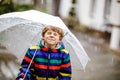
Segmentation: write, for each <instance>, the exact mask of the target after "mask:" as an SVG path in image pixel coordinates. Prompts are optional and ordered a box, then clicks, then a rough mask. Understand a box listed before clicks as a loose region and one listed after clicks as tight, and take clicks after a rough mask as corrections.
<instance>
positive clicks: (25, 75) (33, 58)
mask: <svg viewBox="0 0 120 80" xmlns="http://www.w3.org/2000/svg"><path fill="white" fill-rule="evenodd" d="M36 53H37V49H36V50H35V52H34V55H33V57H32V59H31V61H30V64H29V66H28V68H27V70H26V72H25V75H24V77H23V80H24V79H25V77H26V75H27V72H28V70H29V68H30V66H31V64H32V61H33V59H34V57H35V55H36Z"/></svg>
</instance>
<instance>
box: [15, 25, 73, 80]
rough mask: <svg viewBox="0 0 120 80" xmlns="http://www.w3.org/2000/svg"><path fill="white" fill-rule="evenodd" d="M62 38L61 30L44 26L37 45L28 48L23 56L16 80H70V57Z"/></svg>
mask: <svg viewBox="0 0 120 80" xmlns="http://www.w3.org/2000/svg"><path fill="white" fill-rule="evenodd" d="M63 36H64V33H63V30H62V29H61V28H58V27H54V26H50V25H49V26H46V27H45V28H44V30H43V31H42V40H41V41H40V43H39V45H38V46H32V47H30V48H29V49H28V51H27V53H26V55H25V56H24V59H23V62H22V64H21V68H20V73H19V74H18V77H17V78H16V80H23V79H24V77H25V80H71V73H72V72H71V62H70V55H69V53H68V51H67V50H66V49H65V48H64V45H63V43H62V42H61V41H62V38H63ZM35 53H36V54H35ZM34 54H35V57H34V59H33V61H32V63H31V66H30V68H29V69H28V66H29V64H30V61H31V60H32V57H33V55H34ZM26 71H27V74H26Z"/></svg>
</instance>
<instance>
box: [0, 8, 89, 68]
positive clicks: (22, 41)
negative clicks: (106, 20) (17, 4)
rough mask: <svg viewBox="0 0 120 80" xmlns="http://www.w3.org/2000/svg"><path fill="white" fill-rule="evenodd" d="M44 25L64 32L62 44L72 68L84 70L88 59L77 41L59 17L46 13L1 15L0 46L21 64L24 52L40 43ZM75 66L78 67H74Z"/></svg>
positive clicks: (33, 11)
mask: <svg viewBox="0 0 120 80" xmlns="http://www.w3.org/2000/svg"><path fill="white" fill-rule="evenodd" d="M44 25H53V26H57V27H60V28H62V29H63V30H64V32H65V36H64V38H63V43H64V44H65V47H66V49H67V50H68V51H69V53H70V56H71V61H72V66H73V68H79V69H85V66H86V64H87V62H88V61H89V60H90V59H89V57H88V55H87V54H86V52H85V50H84V48H83V47H82V45H81V43H80V42H79V40H78V39H77V38H76V37H75V36H74V35H73V34H72V32H71V31H70V30H69V29H68V28H67V26H66V25H65V24H64V23H63V21H62V20H61V19H60V18H59V17H56V16H52V15H49V14H46V13H42V12H39V11H35V10H29V11H23V12H13V13H7V14H4V15H1V16H0V44H2V45H4V46H6V47H7V49H8V50H9V51H11V52H12V53H13V54H14V55H16V56H17V57H18V60H19V61H20V62H21V60H22V58H23V56H24V55H25V53H26V50H27V49H28V48H29V47H30V46H31V45H37V44H38V42H39V41H40V38H41V32H42V29H43V28H44ZM76 64H77V65H79V66H75V65H76Z"/></svg>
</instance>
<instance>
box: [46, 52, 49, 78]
mask: <svg viewBox="0 0 120 80" xmlns="http://www.w3.org/2000/svg"><path fill="white" fill-rule="evenodd" d="M49 65H50V53H48V67H47V78H46V80H48V75H49Z"/></svg>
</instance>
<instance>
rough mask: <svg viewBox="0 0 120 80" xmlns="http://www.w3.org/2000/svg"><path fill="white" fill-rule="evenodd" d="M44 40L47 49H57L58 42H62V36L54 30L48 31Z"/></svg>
mask: <svg viewBox="0 0 120 80" xmlns="http://www.w3.org/2000/svg"><path fill="white" fill-rule="evenodd" d="M43 39H44V41H45V44H46V47H49V46H52V47H54V48H55V47H56V45H57V44H58V42H60V35H59V34H58V33H57V32H55V31H53V30H48V31H46V33H45V34H44V36H43Z"/></svg>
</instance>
